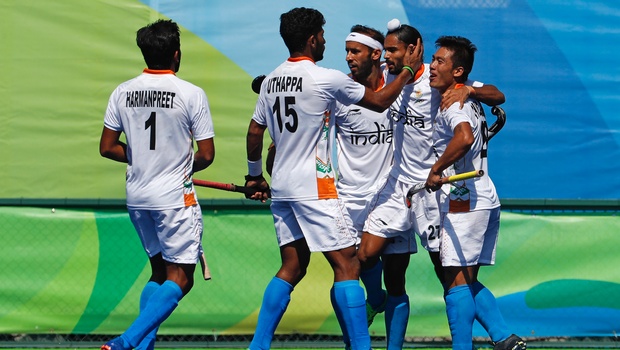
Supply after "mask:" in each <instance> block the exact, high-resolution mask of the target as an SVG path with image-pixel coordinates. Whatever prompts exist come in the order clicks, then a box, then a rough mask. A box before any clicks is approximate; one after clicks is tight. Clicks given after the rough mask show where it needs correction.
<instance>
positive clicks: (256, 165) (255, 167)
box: [248, 158, 263, 176]
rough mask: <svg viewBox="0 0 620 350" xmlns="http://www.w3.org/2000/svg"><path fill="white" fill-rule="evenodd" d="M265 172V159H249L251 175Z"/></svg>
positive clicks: (249, 172) (249, 173) (259, 174)
mask: <svg viewBox="0 0 620 350" xmlns="http://www.w3.org/2000/svg"><path fill="white" fill-rule="evenodd" d="M262 174H263V159H262V158H259V159H258V160H249V159H248V175H249V176H261V175H262Z"/></svg>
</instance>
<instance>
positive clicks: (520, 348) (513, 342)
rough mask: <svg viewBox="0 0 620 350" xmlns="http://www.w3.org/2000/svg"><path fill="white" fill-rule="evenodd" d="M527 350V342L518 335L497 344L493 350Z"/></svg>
mask: <svg viewBox="0 0 620 350" xmlns="http://www.w3.org/2000/svg"><path fill="white" fill-rule="evenodd" d="M525 349H527V343H526V342H525V340H523V339H521V337H519V336H517V335H514V334H513V335H511V336H510V337H508V338H506V339H504V340H502V341H499V342H497V343H495V346H493V350H525Z"/></svg>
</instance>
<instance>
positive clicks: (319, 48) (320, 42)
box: [312, 30, 327, 62]
mask: <svg viewBox="0 0 620 350" xmlns="http://www.w3.org/2000/svg"><path fill="white" fill-rule="evenodd" d="M324 34H325V31H324V30H321V31H320V32H319V33H318V34H316V35H315V36H314V40H315V45H314V49H313V51H312V55H313V56H314V57H313V58H314V62H318V61H320V60H322V59H323V53H324V52H325V43H326V42H327V41H326V40H325V36H324Z"/></svg>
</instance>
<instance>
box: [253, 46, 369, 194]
mask: <svg viewBox="0 0 620 350" xmlns="http://www.w3.org/2000/svg"><path fill="white" fill-rule="evenodd" d="M365 89H366V88H365V87H364V86H363V85H361V84H358V83H356V82H355V81H353V79H351V78H349V77H348V76H347V75H346V74H344V73H342V72H340V71H337V70H334V69H327V68H322V67H319V66H317V65H316V64H315V63H314V62H313V61H312V60H310V59H309V58H307V57H304V58H298V59H288V60H287V61H285V62H284V63H282V64H281V65H280V66H279V67H278V68H276V69H275V70H274V71H273V72H271V73H270V74H269V75H267V77H266V78H265V80H264V81H263V83H262V86H261V90H260V94H259V97H258V101H257V103H256V109H255V110H254V115H253V116H252V119H253V120H254V121H256V122H257V123H258V124H260V125H266V126H267V128H268V130H269V134H270V136H271V139H272V140H273V142H274V144H275V147H276V150H277V151H276V156H275V159H274V163H273V170H272V177H271V196H272V200H274V201H278V200H311V199H327V198H337V197H338V193H337V191H336V184H335V178H334V177H335V170H334V169H333V165H332V159H331V158H332V148H333V144H334V111H335V108H336V101H339V102H341V103H342V104H345V105H349V104H352V103H357V102H359V101H360V100H361V99H362V98H363V97H364V92H365Z"/></svg>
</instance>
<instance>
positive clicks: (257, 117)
mask: <svg viewBox="0 0 620 350" xmlns="http://www.w3.org/2000/svg"><path fill="white" fill-rule="evenodd" d="M265 104H266V103H265V99H264V98H262V97H261V96H259V98H258V100H257V101H256V107H255V108H254V114H253V115H252V119H253V120H254V121H255V122H257V123H258V124H260V125H263V126H265V125H267V117H266V115H265V113H264V111H265Z"/></svg>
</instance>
